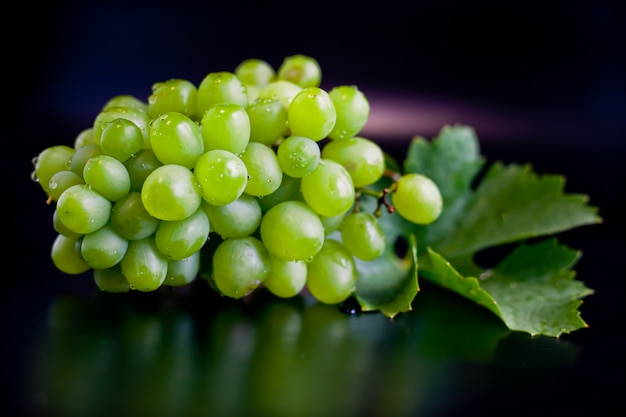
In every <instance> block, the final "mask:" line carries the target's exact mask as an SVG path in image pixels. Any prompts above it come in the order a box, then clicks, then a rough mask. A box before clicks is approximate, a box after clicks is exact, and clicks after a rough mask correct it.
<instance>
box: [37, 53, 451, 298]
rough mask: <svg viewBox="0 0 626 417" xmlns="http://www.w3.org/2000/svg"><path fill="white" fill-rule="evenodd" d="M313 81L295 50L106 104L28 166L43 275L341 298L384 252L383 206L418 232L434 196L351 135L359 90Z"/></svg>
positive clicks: (364, 112)
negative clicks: (387, 181) (44, 223)
mask: <svg viewBox="0 0 626 417" xmlns="http://www.w3.org/2000/svg"><path fill="white" fill-rule="evenodd" d="M320 85H321V68H320V65H319V64H318V62H317V61H316V60H315V59H314V58H312V57H309V56H305V55H293V56H288V57H286V58H285V59H284V60H283V62H282V63H281V65H280V66H279V67H278V69H277V70H275V69H274V68H273V67H272V66H271V65H270V64H268V63H267V62H266V61H264V60H261V59H247V60H245V61H243V62H241V63H240V64H239V65H238V66H237V67H236V68H235V69H234V71H232V72H228V71H221V72H211V73H209V74H207V75H206V77H204V79H203V80H202V81H201V82H200V83H199V84H198V85H197V86H196V85H195V84H193V83H192V82H190V81H189V80H185V79H170V80H167V81H163V82H158V83H155V84H153V85H152V89H151V92H150V94H149V96H148V99H147V101H143V100H141V99H138V98H137V97H135V96H132V95H119V96H114V97H112V98H111V99H110V100H109V101H108V102H106V103H105V105H104V106H103V107H102V109H101V111H100V112H99V114H97V116H96V117H95V119H94V122H93V125H92V126H89V127H88V128H86V129H85V130H83V131H82V132H80V133H79V134H78V135H77V137H76V138H75V139H74V143H73V145H72V146H69V145H55V146H50V147H47V148H45V149H44V150H43V151H42V152H40V153H39V154H38V155H37V156H36V157H35V158H34V159H33V165H34V170H33V173H32V177H33V179H34V180H35V181H36V182H38V183H39V185H40V186H41V188H42V189H43V191H44V192H45V193H46V196H47V198H48V200H47V202H48V204H49V205H52V206H53V207H54V213H53V227H54V229H55V231H56V232H58V234H57V237H56V238H55V240H54V242H53V244H52V249H51V258H52V261H53V263H54V265H55V266H56V267H57V268H58V269H59V270H60V271H62V272H64V273H67V274H82V273H85V272H88V271H90V270H91V271H93V277H94V280H95V283H96V285H97V287H98V288H99V289H100V290H102V291H109V292H126V291H129V290H131V289H132V290H138V291H154V290H156V289H158V288H160V287H162V286H171V287H175V286H183V285H186V284H189V283H191V282H192V281H194V280H195V279H197V278H198V277H201V278H203V279H206V280H207V281H208V282H209V284H210V285H211V286H212V287H213V288H214V289H215V290H217V291H219V292H220V293H221V294H223V295H224V296H228V297H232V298H241V297H244V296H246V295H247V294H249V293H251V292H252V291H253V290H255V289H256V288H258V287H260V286H264V287H266V288H267V289H268V290H269V291H271V292H272V293H273V294H275V295H277V296H279V297H283V298H287V297H292V296H295V295H297V294H299V293H300V292H301V291H302V290H303V289H305V287H306V288H307V289H308V291H309V292H310V293H311V294H312V295H313V296H314V297H315V298H316V299H317V300H319V301H320V302H323V303H327V304H336V303H340V302H342V301H344V300H346V299H347V298H348V297H349V296H350V295H352V293H353V292H354V289H355V282H356V279H357V269H356V264H355V259H357V258H358V259H361V260H365V261H369V260H374V259H376V258H377V257H379V256H380V255H381V254H382V253H383V251H384V249H385V244H386V242H385V235H384V233H383V231H382V229H381V227H380V225H379V223H378V215H379V214H380V206H381V205H382V204H384V205H385V206H387V208H388V209H389V210H395V211H396V212H397V213H399V214H400V215H401V216H403V217H405V218H406V219H407V220H409V221H411V222H414V223H418V224H427V223H430V222H432V221H434V220H435V219H436V218H437V217H438V216H439V214H440V212H441V209H442V199H441V195H440V193H439V189H438V188H437V186H436V185H435V184H434V183H433V182H432V181H431V180H430V179H429V178H427V177H425V176H421V175H417V174H406V175H400V174H399V173H395V174H390V173H389V172H388V171H387V170H386V163H385V157H384V153H383V151H382V149H381V148H380V146H379V145H377V144H376V143H375V142H374V141H372V140H370V139H367V138H365V137H362V136H359V132H360V131H361V129H362V128H363V127H364V125H365V123H366V122H367V120H368V117H369V113H370V106H369V101H368V99H367V98H366V97H365V95H364V94H363V92H362V91H360V90H359V89H358V88H357V87H356V86H354V85H341V86H337V87H333V88H332V89H330V90H329V91H326V90H324V89H322V88H321V87H320ZM385 175H388V176H389V177H390V178H392V180H393V181H392V185H391V187H388V188H385V189H384V191H383V192H382V193H379V194H376V193H377V192H374V191H372V190H371V189H370V194H375V195H377V198H378V201H379V205H378V207H377V211H376V212H374V213H372V212H369V211H365V210H363V209H362V208H361V206H360V204H359V201H360V199H359V198H358V196H360V195H361V193H362V192H363V191H365V190H367V189H368V187H370V186H372V185H373V184H375V183H377V182H378V181H379V180H380V179H381V178H382V177H383V176H385ZM388 195H389V196H390V198H391V203H389V202H387V201H386V200H385V197H387V196H388ZM392 204H393V205H392ZM201 272H202V273H201Z"/></svg>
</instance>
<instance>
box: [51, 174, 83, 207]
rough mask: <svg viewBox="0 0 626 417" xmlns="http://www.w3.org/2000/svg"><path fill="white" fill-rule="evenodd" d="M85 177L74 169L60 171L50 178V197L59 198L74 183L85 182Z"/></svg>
mask: <svg viewBox="0 0 626 417" xmlns="http://www.w3.org/2000/svg"><path fill="white" fill-rule="evenodd" d="M84 183H85V181H83V178H82V177H81V176H80V175H78V174H77V173H75V172H74V171H69V170H63V171H59V172H57V173H56V174H54V175H53V176H52V178H50V181H49V183H48V191H49V193H50V197H52V199H53V200H54V201H56V200H58V199H59V197H60V196H61V194H63V191H65V190H67V189H68V188H69V187H71V186H72V185H76V184H84Z"/></svg>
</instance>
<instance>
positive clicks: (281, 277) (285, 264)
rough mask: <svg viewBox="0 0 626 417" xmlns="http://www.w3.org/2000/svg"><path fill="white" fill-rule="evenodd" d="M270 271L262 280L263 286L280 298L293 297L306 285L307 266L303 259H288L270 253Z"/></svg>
mask: <svg viewBox="0 0 626 417" xmlns="http://www.w3.org/2000/svg"><path fill="white" fill-rule="evenodd" d="M270 261H271V268H270V273H269V275H268V276H267V278H265V281H263V284H264V285H265V287H266V288H267V289H268V290H269V291H270V292H271V293H272V294H274V295H276V296H278V297H281V298H290V297H295V296H296V295H298V294H300V292H301V291H302V289H303V288H304V286H305V285H306V275H307V266H306V262H305V261H302V260H300V261H288V260H285V259H281V258H278V257H276V256H273V255H270Z"/></svg>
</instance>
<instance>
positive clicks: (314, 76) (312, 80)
mask: <svg viewBox="0 0 626 417" xmlns="http://www.w3.org/2000/svg"><path fill="white" fill-rule="evenodd" d="M277 78H278V79H279V80H286V81H291V82H292V83H294V84H297V85H299V86H300V87H302V88H307V87H319V85H320V83H321V82H322V69H321V67H320V65H319V63H318V62H317V60H316V59H315V58H313V57H310V56H306V55H302V54H297V55H292V56H288V57H285V59H284V60H283V62H282V63H281V64H280V67H279V68H278V73H277Z"/></svg>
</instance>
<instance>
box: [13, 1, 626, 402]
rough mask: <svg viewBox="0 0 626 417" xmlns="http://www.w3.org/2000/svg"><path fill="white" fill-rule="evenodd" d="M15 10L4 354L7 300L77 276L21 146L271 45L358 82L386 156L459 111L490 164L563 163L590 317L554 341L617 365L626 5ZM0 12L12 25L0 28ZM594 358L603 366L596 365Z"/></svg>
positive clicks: (180, 5) (69, 283)
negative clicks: (595, 220) (578, 199)
mask: <svg viewBox="0 0 626 417" xmlns="http://www.w3.org/2000/svg"><path fill="white" fill-rule="evenodd" d="M16 7H17V8H16V9H14V11H13V12H11V13H8V12H7V13H6V14H5V16H4V17H5V19H4V20H5V25H4V28H3V32H4V34H3V39H4V44H3V52H2V55H3V56H4V58H5V59H4V61H3V62H4V65H3V66H4V67H5V68H4V69H5V71H8V74H7V72H5V75H4V81H3V84H2V85H3V88H2V92H3V93H4V97H5V100H4V108H5V111H4V112H3V114H4V115H5V117H6V119H5V121H4V124H3V136H4V140H5V142H4V151H3V152H2V169H3V177H4V178H5V184H8V186H9V188H8V189H7V188H4V191H5V195H4V202H5V204H4V208H5V211H4V213H5V214H4V216H5V224H6V225H7V227H6V228H5V229H4V230H5V233H6V235H5V249H4V250H3V251H4V253H5V262H6V263H7V265H12V269H5V277H4V279H5V285H6V287H5V288H6V290H5V292H4V296H5V302H4V303H3V307H4V308H5V309H6V311H4V312H3V313H2V314H3V318H4V319H5V320H7V323H9V322H10V323H13V326H12V327H10V328H9V329H10V330H11V331H14V332H15V333H13V335H12V336H11V337H12V340H13V341H14V342H13V343H14V346H13V347H12V348H11V349H10V352H11V354H16V352H17V351H19V347H18V346H17V344H19V342H20V341H21V342H24V341H25V340H28V337H29V336H28V330H27V329H28V325H29V323H30V322H29V318H28V316H27V315H24V314H23V311H24V310H23V309H21V310H19V311H20V313H19V315H20V317H16V316H15V315H16V314H18V313H15V310H14V307H15V306H18V305H19V306H21V307H22V308H23V307H24V306H23V304H22V303H23V301H24V300H30V302H31V303H32V305H29V306H28V308H32V309H33V311H38V309H41V306H38V305H37V302H36V301H33V300H32V299H29V298H25V297H26V295H32V294H47V293H49V292H50V291H52V292H54V291H59V289H63V290H67V289H69V290H71V289H72V288H76V287H80V286H90V285H91V283H90V282H89V283H88V282H85V281H80V280H79V279H76V277H67V276H64V275H62V274H60V273H58V272H56V271H55V270H54V268H53V267H52V265H51V261H50V259H49V250H50V245H51V243H52V240H53V238H54V233H53V230H52V226H51V212H52V211H51V210H49V209H48V208H47V207H46V206H45V197H44V195H43V194H42V192H41V190H40V189H39V187H38V186H37V185H36V184H34V183H33V182H31V181H30V172H31V171H32V164H31V159H32V158H33V157H34V156H36V155H37V154H38V152H40V151H41V150H43V149H44V148H45V147H47V146H50V145H55V144H72V142H73V140H74V138H75V137H76V135H77V134H78V133H79V132H80V131H81V130H82V129H84V128H86V127H89V126H90V125H91V124H92V122H93V118H94V117H95V116H96V114H97V113H98V111H99V110H100V108H101V107H102V105H103V104H104V103H105V102H106V101H107V100H108V99H109V98H111V97H113V96H115V95H119V94H132V95H135V96H137V97H138V98H141V99H147V97H148V95H149V94H150V88H151V85H152V84H153V83H154V82H157V81H162V80H166V79H169V78H186V79H189V80H191V81H193V82H194V83H199V82H200V81H201V79H202V78H203V77H204V76H205V75H206V74H207V73H208V72H211V71H221V70H226V71H232V70H234V68H235V67H236V65H237V64H238V63H239V62H241V61H243V60H244V59H246V58H251V57H257V58H262V59H265V60H266V61H268V62H269V63H271V64H272V65H274V66H275V67H278V65H279V64H280V63H281V61H282V59H283V58H284V57H286V56H288V55H292V54H297V53H302V54H306V55H310V56H313V57H315V58H316V59H317V60H318V62H319V63H320V65H321V67H322V71H323V75H322V86H323V87H326V88H330V87H332V86H334V85H339V84H356V85H358V86H359V88H360V89H361V90H362V91H363V92H364V93H365V94H366V96H368V98H369V99H370V104H371V107H372V115H371V123H370V124H368V125H367V126H366V128H365V129H364V131H363V134H364V135H365V136H369V137H371V138H372V139H375V140H377V141H379V142H380V143H381V145H382V146H383V148H385V149H386V150H388V151H389V152H390V153H392V154H394V155H397V156H399V157H401V156H402V152H403V151H404V150H405V149H406V146H407V144H408V141H409V140H410V138H411V137H412V136H413V135H424V136H427V137H432V136H434V135H436V133H437V132H438V130H439V129H440V127H441V126H442V125H443V124H446V123H464V124H469V125H472V126H474V127H475V128H476V130H477V134H478V137H479V139H480V140H481V146H482V148H483V153H484V154H485V155H486V156H487V158H488V159H489V160H496V159H499V160H504V161H508V162H519V163H526V162H529V163H531V164H532V165H533V166H534V168H535V169H536V170H537V171H538V172H540V173H559V174H564V175H565V176H566V178H567V185H566V190H567V191H571V192H576V193H583V194H588V195H589V196H590V203H591V204H592V205H595V206H598V207H599V208H600V211H599V212H600V215H601V216H602V217H603V218H604V223H603V224H602V225H596V226H589V227H584V228H581V229H577V230H573V231H570V232H566V233H565V234H564V235H563V240H564V242H565V243H568V244H570V245H571V246H572V247H574V248H578V249H581V250H582V252H583V257H582V259H581V260H580V261H579V264H578V265H577V267H576V270H577V271H578V275H577V277H578V278H579V279H581V280H583V281H584V282H585V283H586V284H587V285H588V286H589V287H591V288H593V289H595V290H596V293H595V294H594V295H592V296H590V297H588V299H586V300H585V302H584V304H583V305H582V307H581V311H582V314H583V317H584V318H585V319H586V321H588V323H589V324H590V328H589V329H584V330H581V331H579V332H576V333H574V334H572V335H567V336H566V337H565V338H566V339H567V340H570V341H572V342H573V343H576V344H578V345H580V346H583V347H584V348H585V360H586V362H585V363H586V366H587V368H585V372H584V373H583V374H581V375H580V378H581V379H585V378H588V379H595V378H597V379H600V380H602V379H606V378H615V375H618V374H619V375H620V376H621V378H620V379H621V383H623V372H621V371H620V370H622V371H623V370H624V367H623V357H624V354H625V353H626V352H625V347H626V339H624V330H625V329H624V323H623V321H622V320H623V317H624V312H625V310H624V302H623V297H624V283H623V282H624V279H625V277H624V271H625V268H626V264H625V262H624V259H625V258H626V257H625V256H624V251H625V250H626V244H625V243H624V237H623V235H624V230H626V227H624V226H625V223H624V217H625V216H624V213H626V205H625V204H624V202H623V194H624V191H625V188H626V185H625V184H626V168H625V163H626V145H625V141H626V135H625V134H624V132H625V131H626V130H625V129H626V77H625V74H626V65H625V64H624V51H625V50H626V48H625V47H626V43H625V41H626V36H625V35H626V19H625V18H626V14H625V13H624V8H623V6H621V4H620V2H618V1H578V2H565V1H545V2H501V3H492V2H483V1H473V2H461V1H453V0H450V1H438V2H434V1H413V2H410V1H396V0H387V1H385V2H376V3H375V4H373V5H365V4H364V3H356V2H341V1H334V2H330V1H319V2H311V1H309V2H302V3H301V4H298V3H297V2H278V1H274V2H261V1H259V2H235V1H232V2H226V1H221V2H212V1H208V2H200V1H176V2H171V3H167V2H163V1H156V2H147V1H146V2H141V1H125V2H117V1H108V2H61V3H57V4H44V5H38V6H36V8H35V7H32V10H31V7H30V6H29V5H27V4H23V5H16ZM9 22H15V23H16V25H13V26H12V28H11V29H9V28H8V23H9ZM6 110H8V114H7V112H6ZM6 248H8V252H7V249H6ZM9 270H10V271H11V272H9ZM26 310H28V309H26ZM620 318H622V319H620ZM16 323H18V324H16ZM19 323H21V324H19ZM31 324H32V323H31ZM5 340H6V339H5ZM5 343H11V342H10V340H9V341H3V344H5ZM607 368H610V369H616V370H617V372H611V374H610V375H607V374H606V373H604V370H605V369H607ZM605 382H606V381H605ZM609 382H610V383H612V382H615V383H616V384H617V385H616V386H619V383H620V381H618V380H615V381H613V380H611V381H609ZM591 398H593V396H592V397H591ZM572 401H573V399H572ZM601 406H602V405H601V404H600V405H598V407H601ZM622 408H623V405H622Z"/></svg>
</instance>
